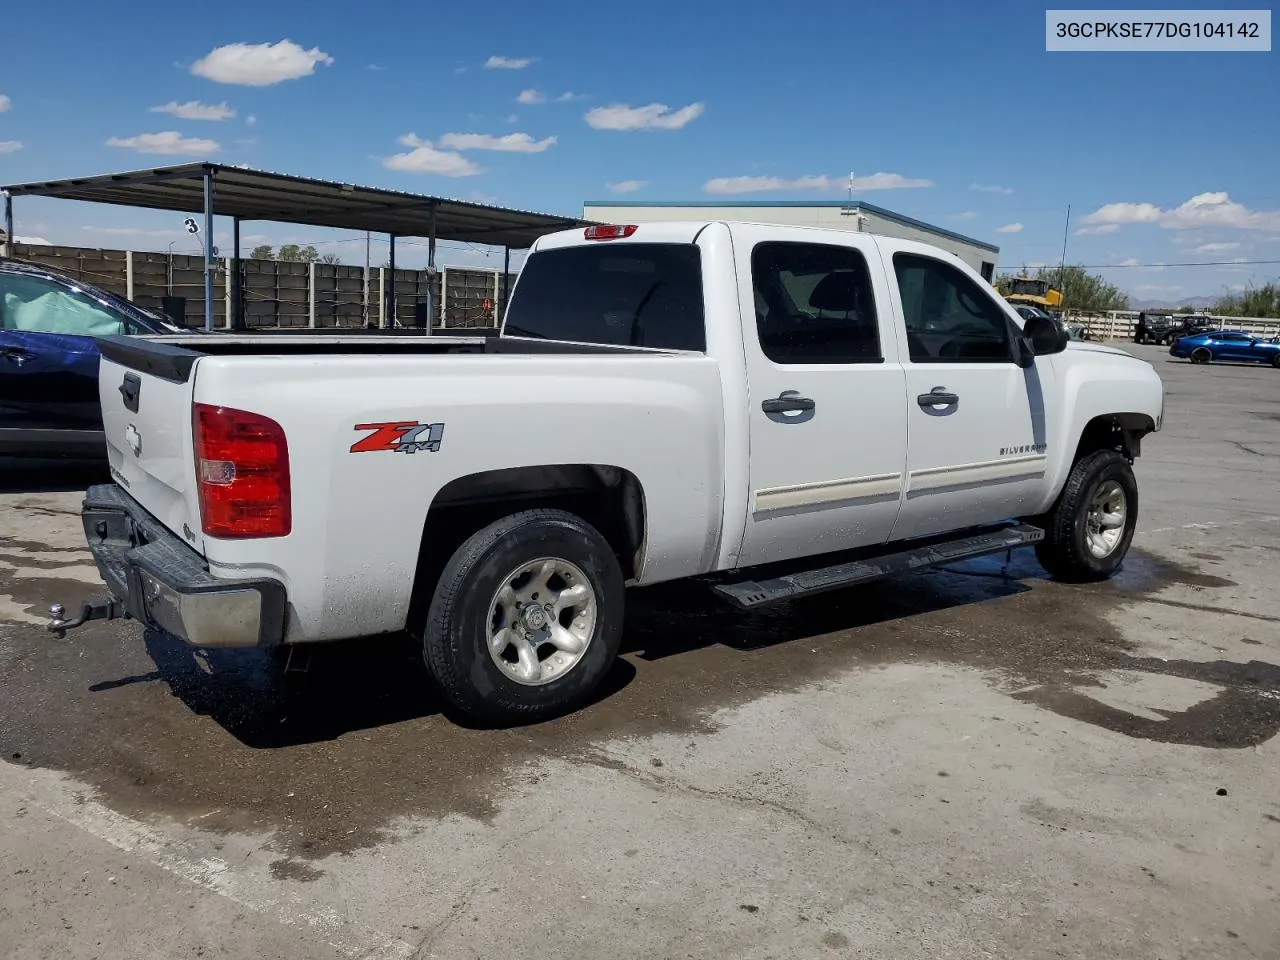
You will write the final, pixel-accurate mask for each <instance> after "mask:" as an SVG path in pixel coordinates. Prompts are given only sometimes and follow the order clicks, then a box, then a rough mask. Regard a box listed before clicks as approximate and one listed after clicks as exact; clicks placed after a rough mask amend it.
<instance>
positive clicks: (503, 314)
mask: <svg viewBox="0 0 1280 960" xmlns="http://www.w3.org/2000/svg"><path fill="white" fill-rule="evenodd" d="M510 296H511V247H510V245H508V246H505V247H503V248H502V302H501V305H500V306H499V307H498V315H497V316H496V317H494V318H493V325H494V326H495V327H499V328H501V326H502V324H503V321H505V320H506V319H507V300H508V299H509V298H510Z"/></svg>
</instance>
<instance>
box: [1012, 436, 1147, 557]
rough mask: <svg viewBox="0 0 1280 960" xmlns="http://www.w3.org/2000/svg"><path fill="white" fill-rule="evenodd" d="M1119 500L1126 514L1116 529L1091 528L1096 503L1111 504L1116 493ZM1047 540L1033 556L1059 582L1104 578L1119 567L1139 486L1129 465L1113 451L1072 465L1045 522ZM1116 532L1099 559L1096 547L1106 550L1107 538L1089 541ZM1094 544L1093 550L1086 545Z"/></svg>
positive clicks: (1130, 535)
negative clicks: (1094, 535)
mask: <svg viewBox="0 0 1280 960" xmlns="http://www.w3.org/2000/svg"><path fill="white" fill-rule="evenodd" d="M1116 493H1118V494H1119V495H1120V497H1121V498H1122V499H1121V501H1120V506H1121V508H1122V509H1123V511H1124V514H1123V517H1122V518H1121V522H1120V524H1119V525H1118V526H1110V527H1104V528H1098V527H1093V526H1092V525H1091V519H1098V518H1099V517H1100V515H1096V514H1095V515H1094V516H1093V517H1091V514H1093V513H1094V509H1095V507H1096V505H1097V504H1096V501H1098V500H1104V501H1106V503H1107V504H1114V503H1115V499H1114V497H1115V494H1116ZM1102 515H1109V516H1110V517H1112V518H1114V517H1115V511H1114V510H1107V509H1105V507H1104V509H1103V510H1102ZM1043 520H1044V527H1045V537H1044V539H1043V540H1042V541H1040V542H1039V543H1038V544H1036V558H1037V559H1038V560H1039V561H1040V565H1041V566H1043V567H1044V568H1045V570H1046V571H1048V572H1049V574H1050V575H1051V576H1052V577H1053V578H1054V579H1057V580H1066V581H1073V582H1087V581H1091V580H1106V579H1107V578H1108V577H1110V576H1111V575H1112V574H1114V573H1115V572H1116V570H1118V569H1119V568H1120V564H1121V563H1122V562H1123V561H1124V557H1125V554H1127V553H1128V552H1129V546H1130V544H1131V543H1132V542H1133V531H1134V529H1135V528H1136V527H1137V524H1138V483H1137V481H1136V480H1135V479H1134V476H1133V468H1132V467H1130V466H1129V461H1128V460H1126V459H1125V458H1124V457H1123V456H1122V455H1121V454H1119V453H1117V452H1116V451H1114V450H1098V451H1095V452H1093V453H1091V454H1088V455H1087V456H1085V457H1081V458H1080V459H1079V460H1077V461H1076V463H1075V466H1073V467H1072V468H1071V473H1070V474H1068V475H1067V482H1066V485H1065V486H1064V487H1063V488H1062V493H1061V495H1060V496H1059V497H1058V502H1057V503H1056V504H1054V507H1053V509H1052V510H1051V511H1050V512H1049V513H1048V514H1047V515H1046V516H1045V517H1044V518H1043ZM1104 531H1105V532H1107V533H1109V532H1110V531H1119V532H1118V534H1117V535H1116V536H1115V539H1114V542H1113V543H1110V544H1109V549H1107V550H1106V552H1105V553H1103V554H1102V555H1101V556H1100V555H1099V553H1098V552H1097V551H1098V549H1099V548H1102V547H1107V546H1108V543H1107V541H1109V540H1110V537H1109V536H1099V537H1097V538H1092V537H1091V535H1092V534H1093V533H1095V532H1097V533H1098V534H1099V535H1101V534H1102V533H1103V532H1104ZM1091 542H1092V543H1093V545H1094V546H1093V548H1091V546H1090V544H1091Z"/></svg>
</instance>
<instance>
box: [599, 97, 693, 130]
mask: <svg viewBox="0 0 1280 960" xmlns="http://www.w3.org/2000/svg"><path fill="white" fill-rule="evenodd" d="M703 109H704V107H703V105H702V104H701V103H691V104H689V105H688V106H686V107H681V108H680V109H679V110H674V111H673V110H672V109H671V108H670V107H668V106H667V105H666V104H665V103H650V104H648V105H646V106H643V107H629V106H627V105H626V104H625V103H614V104H610V105H609V106H607V107H595V108H594V109H591V110H588V111H587V113H586V120H587V123H588V124H590V125H591V126H592V127H594V128H595V129H597V130H679V129H680V128H681V127H684V126H687V125H688V124H690V123H692V122H693V121H694V120H696V119H698V117H700V116H702V111H703Z"/></svg>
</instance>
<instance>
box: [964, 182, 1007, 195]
mask: <svg viewBox="0 0 1280 960" xmlns="http://www.w3.org/2000/svg"><path fill="white" fill-rule="evenodd" d="M969 189H970V190H977V191H978V192H979V193H1003V194H1010V193H1013V187H1001V186H997V185H996V184H994V183H971V184H969Z"/></svg>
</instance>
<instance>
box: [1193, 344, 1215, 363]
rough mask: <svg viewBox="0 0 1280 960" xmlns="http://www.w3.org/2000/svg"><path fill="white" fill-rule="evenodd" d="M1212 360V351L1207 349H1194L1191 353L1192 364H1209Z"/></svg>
mask: <svg viewBox="0 0 1280 960" xmlns="http://www.w3.org/2000/svg"><path fill="white" fill-rule="evenodd" d="M1212 359H1213V351H1211V350H1210V349H1209V348H1208V347H1196V348H1195V349H1194V350H1192V351H1191V362H1192V363H1209V362H1210V361H1211V360H1212Z"/></svg>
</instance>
